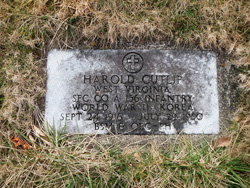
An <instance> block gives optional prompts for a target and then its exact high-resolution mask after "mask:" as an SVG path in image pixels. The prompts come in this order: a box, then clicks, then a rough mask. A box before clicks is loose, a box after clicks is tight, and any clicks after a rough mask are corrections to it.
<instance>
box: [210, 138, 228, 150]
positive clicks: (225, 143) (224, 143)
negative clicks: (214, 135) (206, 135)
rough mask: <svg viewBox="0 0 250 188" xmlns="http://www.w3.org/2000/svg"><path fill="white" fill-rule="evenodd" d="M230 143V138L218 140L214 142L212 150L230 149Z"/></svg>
mask: <svg viewBox="0 0 250 188" xmlns="http://www.w3.org/2000/svg"><path fill="white" fill-rule="evenodd" d="M230 143H231V142H230V138H229V137H222V138H218V139H216V140H215V141H214V144H212V148H221V147H228V146H229V145H230Z"/></svg>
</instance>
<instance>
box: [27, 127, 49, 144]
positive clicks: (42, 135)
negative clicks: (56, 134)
mask: <svg viewBox="0 0 250 188" xmlns="http://www.w3.org/2000/svg"><path fill="white" fill-rule="evenodd" d="M31 127H32V130H33V132H34V134H35V135H36V136H37V137H40V138H42V139H44V140H46V141H47V142H49V137H48V136H47V135H46V134H45V133H44V132H43V131H42V130H40V129H39V128H38V127H37V126H35V125H33V124H32V125H31Z"/></svg>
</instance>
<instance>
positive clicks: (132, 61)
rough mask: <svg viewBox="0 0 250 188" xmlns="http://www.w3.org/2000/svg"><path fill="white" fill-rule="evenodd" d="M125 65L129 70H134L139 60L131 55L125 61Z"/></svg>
mask: <svg viewBox="0 0 250 188" xmlns="http://www.w3.org/2000/svg"><path fill="white" fill-rule="evenodd" d="M127 63H129V65H130V70H135V69H136V64H138V63H139V58H137V57H135V55H131V56H130V58H128V59H127Z"/></svg>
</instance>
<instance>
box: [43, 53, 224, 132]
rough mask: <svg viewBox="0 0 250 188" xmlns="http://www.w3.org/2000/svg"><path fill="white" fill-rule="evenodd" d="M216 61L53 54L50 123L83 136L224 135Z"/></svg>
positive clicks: (200, 56)
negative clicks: (220, 126)
mask: <svg viewBox="0 0 250 188" xmlns="http://www.w3.org/2000/svg"><path fill="white" fill-rule="evenodd" d="M216 67H217V65H216V55H215V53H213V52H209V51H193V52H191V51H177V50H82V51H81V50H51V51H50V52H49V55H48V61H47V75H48V78H47V93H46V109H45V119H46V123H48V124H49V125H51V126H55V127H56V129H57V130H58V131H61V130H63V129H64V128H65V129H66V132H67V133H85V134H89V133H91V134H106V133H109V132H111V133H114V134H136V135H148V134H177V133H185V134H218V133H219V104H218V91H217V68H216Z"/></svg>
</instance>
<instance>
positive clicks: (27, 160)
mask: <svg viewBox="0 0 250 188" xmlns="http://www.w3.org/2000/svg"><path fill="white" fill-rule="evenodd" d="M53 137H54V136H53V135H51V139H53ZM87 137H88V136H85V135H78V136H76V137H70V138H68V137H62V136H60V137H58V138H56V140H57V143H54V144H52V145H51V146H45V145H44V144H43V143H42V141H41V140H40V141H39V142H40V145H37V149H36V150H30V152H29V153H27V152H24V151H22V150H21V149H19V150H17V151H15V150H13V149H12V150H8V151H5V152H1V155H2V159H3V160H2V161H1V164H2V165H5V166H7V167H8V168H10V167H11V171H9V172H8V171H7V172H8V173H14V172H17V173H16V174H15V173H14V174H12V175H11V176H8V174H7V173H6V175H5V176H6V177H4V178H5V182H2V185H1V186H11V187H12V186H17V187H20V186H22V185H26V186H29V187H34V186H42V187H48V186H52V187H56V186H62V187H79V186H87V187H136V186H140V187H154V186H157V187H183V186H184V187H192V186H193V187H217V185H220V186H225V187H249V186H250V181H249V175H250V164H249V163H247V162H245V161H244V160H242V159H240V158H231V157H229V156H228V150H229V149H226V148H220V149H217V150H211V148H210V147H211V146H210V145H209V144H204V143H206V142H204V140H201V144H200V145H198V146H196V147H194V146H193V145H192V142H191V141H190V140H187V141H186V143H181V144H179V145H172V149H170V150H166V149H165V148H158V147H157V146H156V145H155V144H153V143H149V144H147V145H143V146H142V147H137V148H136V149H135V148H134V149H133V150H131V151H128V152H127V151H126V150H124V148H123V147H122V146H121V145H115V144H114V145H112V146H110V145H104V144H101V143H98V142H95V141H93V142H88V141H87V140H86V141H84V140H85V139H86V138H87ZM79 139H80V140H79ZM89 139H92V137H91V136H90V137H89ZM73 141H74V144H72V142H73ZM78 141H80V142H78ZM82 141H84V142H82ZM170 142H171V141H170ZM52 143H53V142H52ZM70 143H71V144H70ZM86 144H87V146H86ZM6 147H7V148H10V144H8V145H6ZM170 148H171V147H170ZM183 153H184V154H183ZM8 156H12V157H11V158H9V157H8ZM8 178H11V181H6V180H8ZM18 179H23V180H24V181H23V182H20V181H18ZM6 182H8V183H7V184H5V183H6Z"/></svg>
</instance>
